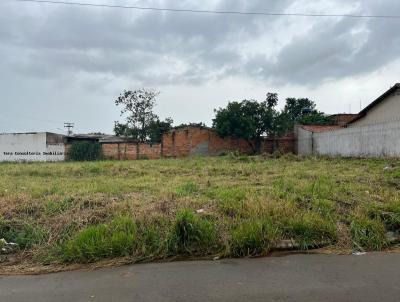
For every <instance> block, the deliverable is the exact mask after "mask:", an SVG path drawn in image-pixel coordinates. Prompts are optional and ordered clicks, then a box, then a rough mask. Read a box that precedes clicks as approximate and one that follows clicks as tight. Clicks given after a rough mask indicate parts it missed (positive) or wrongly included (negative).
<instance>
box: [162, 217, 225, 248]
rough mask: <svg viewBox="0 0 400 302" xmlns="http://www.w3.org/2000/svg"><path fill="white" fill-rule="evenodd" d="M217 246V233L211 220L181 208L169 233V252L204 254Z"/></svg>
mask: <svg viewBox="0 0 400 302" xmlns="http://www.w3.org/2000/svg"><path fill="white" fill-rule="evenodd" d="M216 246H217V233H216V229H215V226H214V224H213V223H212V222H211V221H208V220H205V219H202V218H200V217H199V216H197V215H195V214H194V213H193V211H191V210H181V211H179V212H178V213H177V214H176V220H175V223H174V225H173V227H172V231H171V234H170V248H169V250H170V252H172V253H173V254H175V253H178V254H188V255H199V254H200V255H204V254H208V253H211V252H212V251H214V250H215V248H216Z"/></svg>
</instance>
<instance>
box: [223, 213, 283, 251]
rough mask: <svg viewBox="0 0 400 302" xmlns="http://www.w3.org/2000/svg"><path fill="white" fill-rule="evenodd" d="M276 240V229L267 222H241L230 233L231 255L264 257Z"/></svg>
mask: <svg viewBox="0 0 400 302" xmlns="http://www.w3.org/2000/svg"><path fill="white" fill-rule="evenodd" d="M277 238H278V228H276V227H274V226H273V225H272V223H270V222H269V221H267V220H266V221H261V220H250V221H246V222H243V223H241V224H240V226H239V227H238V228H236V229H235V230H234V231H233V233H232V238H231V255H232V256H234V257H243V256H259V255H265V254H266V253H268V252H269V251H270V249H271V247H272V244H273V242H274V241H275V240H276V239H277Z"/></svg>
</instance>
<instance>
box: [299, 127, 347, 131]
mask: <svg viewBox="0 0 400 302" xmlns="http://www.w3.org/2000/svg"><path fill="white" fill-rule="evenodd" d="M301 128H303V129H304V130H307V131H312V132H325V131H333V130H337V129H340V128H343V126H340V125H330V126H319V125H302V126H301Z"/></svg>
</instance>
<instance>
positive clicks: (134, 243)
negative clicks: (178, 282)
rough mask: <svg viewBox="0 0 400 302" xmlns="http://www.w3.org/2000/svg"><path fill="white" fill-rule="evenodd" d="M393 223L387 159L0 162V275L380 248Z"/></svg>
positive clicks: (397, 208) (396, 211) (394, 165)
mask: <svg viewBox="0 0 400 302" xmlns="http://www.w3.org/2000/svg"><path fill="white" fill-rule="evenodd" d="M399 229H400V161H396V160H372V159H368V160H347V159H334V160H332V159H318V158H306V159H300V158H296V157H295V156H284V157H281V158H277V159H273V158H264V157H244V156H234V155H231V156H226V157H218V158H190V159H183V160H158V161H127V162H111V161H104V162H92V163H35V164H11V163H7V164H0V238H5V239H6V240H7V241H8V242H15V243H17V244H18V245H19V250H18V251H16V252H14V253H12V254H8V255H0V262H1V263H0V270H1V269H2V268H3V269H4V268H5V267H7V266H10V265H12V264H18V263H22V262H24V263H25V262H29V263H36V264H54V263H57V264H62V263H77V262H78V263H86V262H94V261H98V260H101V259H105V258H116V257H125V259H129V260H130V261H133V262H134V261H136V262H137V261H152V260H159V259H171V258H174V257H193V256H195V257H199V256H209V257H213V256H220V257H225V256H229V257H231V256H233V257H241V256H256V255H266V254H268V253H269V252H270V251H271V250H273V249H274V248H276V247H277V246H280V245H282V244H284V243H285V242H282V240H292V242H293V243H292V245H294V247H296V248H297V249H311V248H316V247H321V246H329V247H330V248H332V249H334V250H335V249H341V250H347V251H351V250H354V249H357V250H380V249H383V248H386V247H388V246H389V245H390V242H389V241H388V239H387V236H386V233H387V232H388V231H394V232H396V231H398V230H399ZM286 244H287V241H286ZM289 246H291V245H290V244H289Z"/></svg>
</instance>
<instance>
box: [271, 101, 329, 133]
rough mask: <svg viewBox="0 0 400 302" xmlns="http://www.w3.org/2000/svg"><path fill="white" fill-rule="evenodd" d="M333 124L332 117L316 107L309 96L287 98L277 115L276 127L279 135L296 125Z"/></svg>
mask: <svg viewBox="0 0 400 302" xmlns="http://www.w3.org/2000/svg"><path fill="white" fill-rule="evenodd" d="M296 123H298V124H302V125H332V124H333V121H332V119H331V118H330V117H329V116H327V115H326V114H324V113H323V112H321V111H318V110H317V109H316V104H315V102H314V101H311V100H310V99H308V98H287V99H286V104H285V107H284V108H283V110H282V111H281V112H280V113H279V114H278V115H277V116H276V119H275V129H276V133H277V134H278V135H284V134H286V133H289V132H292V131H293V128H294V125H295V124H296Z"/></svg>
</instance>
